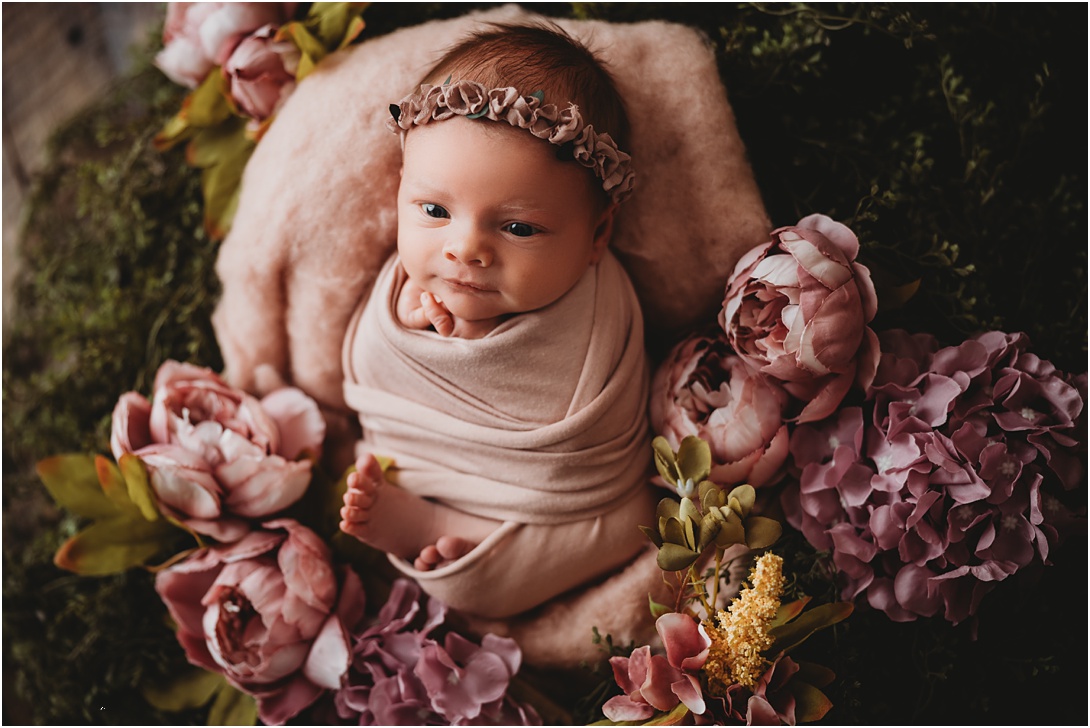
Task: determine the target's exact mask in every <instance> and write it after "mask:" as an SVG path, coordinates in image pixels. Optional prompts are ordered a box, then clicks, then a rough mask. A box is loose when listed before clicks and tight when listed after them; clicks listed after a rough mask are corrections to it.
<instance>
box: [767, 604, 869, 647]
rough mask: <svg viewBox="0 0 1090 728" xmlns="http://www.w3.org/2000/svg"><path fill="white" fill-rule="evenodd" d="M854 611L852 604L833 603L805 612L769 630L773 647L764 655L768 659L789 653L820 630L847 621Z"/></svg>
mask: <svg viewBox="0 0 1090 728" xmlns="http://www.w3.org/2000/svg"><path fill="white" fill-rule="evenodd" d="M852 610H853V607H852V603H851V602H833V603H832V604H820V605H818V606H816V607H814V608H813V609H810V610H808V611H804V612H802V613H801V614H800V615H799V616H798V617H797V618H795V619H793V620H791V621H789V622H785V623H784V624H781V625H778V626H776V627H773V628H771V629H769V630H768V634H769V636H770V637H772V645H771V646H770V647H769V648H768V649H767V650H765V651H764V652H763V653H762V654H764V655H765V656H766V657H768V656H769V655H776V654H779V653H780V652H789V651H791V650H792V649H794V648H795V647H796V646H798V645H799V644H801V643H802V642H804V641H805V640H806V639H807V638H808V637H809V636H810V635H812V634H813V633H814V632H817V631H818V630H819V629H824V628H825V627H829V626H832V625H834V624H836V623H837V622H840V621H842V620H844V619H847V617H848V615H850V614H851V613H852Z"/></svg>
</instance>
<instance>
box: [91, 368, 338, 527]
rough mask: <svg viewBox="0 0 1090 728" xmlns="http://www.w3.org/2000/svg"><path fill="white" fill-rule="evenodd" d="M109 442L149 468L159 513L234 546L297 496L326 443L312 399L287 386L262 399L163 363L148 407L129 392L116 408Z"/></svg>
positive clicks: (204, 373)
mask: <svg viewBox="0 0 1090 728" xmlns="http://www.w3.org/2000/svg"><path fill="white" fill-rule="evenodd" d="M112 426H113V427H112V432H111V435H110V446H111V449H112V450H113V453H114V455H115V456H116V457H118V458H120V457H121V456H122V455H123V454H125V453H133V454H135V455H137V456H138V457H139V458H140V459H141V460H143V462H144V464H145V465H146V466H147V468H148V475H149V480H150V482H151V487H152V489H153V490H154V491H155V495H156V497H157V499H158V501H159V507H160V509H161V510H163V511H164V512H165V513H167V514H168V515H170V516H172V517H174V518H177V519H178V520H180V521H182V522H183V523H185V524H186V525H187V526H189V527H190V528H192V529H193V530H194V531H197V532H198V533H203V534H206V535H209V536H212V537H214V538H216V539H218V540H220V541H234V540H237V539H239V538H241V537H242V535H243V534H245V533H246V532H247V531H248V530H249V525H248V523H247V520H248V519H254V518H264V517H267V516H270V515H272V514H274V513H277V512H279V511H281V510H283V509H284V508H287V507H288V506H290V505H291V504H292V503H295V501H297V500H299V498H300V497H302V495H303V493H304V492H305V491H306V488H307V485H308V484H309V482H310V468H311V463H310V461H309V460H306V459H303V460H296V458H299V457H300V456H310V457H317V456H318V455H319V452H320V449H321V444H322V440H323V439H324V437H325V420H324V419H323V418H322V414H321V412H320V411H319V409H318V405H317V403H315V402H314V400H312V399H311V398H310V397H308V396H306V395H305V394H303V392H302V391H300V390H298V389H294V388H290V387H287V388H284V389H280V390H277V391H276V392H273V393H272V394H270V395H268V396H266V397H265V398H264V399H262V400H261V401H260V402H259V401H258V400H256V399H254V398H253V397H251V396H249V395H248V394H246V393H245V392H242V391H240V390H237V389H234V388H232V387H230V386H228V385H227V384H226V383H225V382H224V381H223V380H222V379H221V378H220V377H219V376H217V375H216V374H215V373H214V372H212V371H211V370H209V369H205V368H203V367H197V366H193V365H191V364H181V363H178V362H176V361H167V362H165V363H164V364H163V365H162V366H161V367H160V368H159V371H158V372H157V373H156V376H155V384H154V399H153V401H152V402H151V403H149V402H148V401H147V399H145V398H144V397H142V396H141V395H139V394H137V393H136V392H128V393H126V394H124V395H122V396H121V398H120V399H119V400H118V403H117V406H116V407H115V408H114V413H113V423H112Z"/></svg>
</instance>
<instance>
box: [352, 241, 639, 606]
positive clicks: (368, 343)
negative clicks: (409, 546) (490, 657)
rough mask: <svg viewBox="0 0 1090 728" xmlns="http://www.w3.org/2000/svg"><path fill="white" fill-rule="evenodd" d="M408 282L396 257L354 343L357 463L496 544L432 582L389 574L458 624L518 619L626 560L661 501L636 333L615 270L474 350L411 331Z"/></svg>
mask: <svg viewBox="0 0 1090 728" xmlns="http://www.w3.org/2000/svg"><path fill="white" fill-rule="evenodd" d="M404 282H405V272H404V269H402V268H401V266H400V265H399V264H398V262H397V258H396V256H395V258H392V259H391V260H390V262H389V263H388V264H387V265H386V267H385V268H384V269H383V272H382V273H381V274H380V275H379V278H378V281H377V283H376V285H375V288H374V290H373V292H372V294H371V296H370V298H369V302H368V304H367V305H366V306H365V307H364V308H363V309H362V313H361V315H360V316H359V317H358V318H357V319H354V321H353V326H352V327H350V329H349V335H348V337H347V338H346V346H345V362H344V368H345V375H346V377H347V379H346V382H345V398H346V399H347V401H348V404H349V405H350V406H351V407H352V408H353V409H354V410H356V411H358V412H359V413H360V422H361V424H362V426H363V427H362V429H363V440H362V441H361V443H360V449H361V452H371V453H374V454H375V455H380V456H386V457H391V458H392V459H393V460H394V463H395V467H394V468H393V470H392V471H391V476H392V477H394V478H396V483H397V486H398V487H401V488H404V489H406V490H408V491H409V492H411V493H414V494H416V495H419V496H421V497H424V498H431V499H434V500H435V501H437V502H439V503H442V504H445V505H448V506H451V507H453V508H457V509H458V510H461V511H464V512H467V513H471V514H474V515H477V516H482V517H485V518H489V519H494V520H496V521H497V529H496V530H495V531H493V533H492V534H491V535H490V536H489V537H488V538H487V539H485V541H484V542H482V543H481V544H480V545H478V546H477V547H476V548H475V549H473V551H471V552H470V553H469V554H467V555H466V556H464V557H463V558H461V559H458V560H456V561H454V562H453V563H451V564H448V565H446V566H443V567H441V568H439V569H436V570H433V571H425V572H418V571H415V570H413V569H412V568H411V567H409V566H408V564H406V563H403V562H401V561H400V560H397V559H395V560H394V564H395V565H396V566H398V568H400V569H401V570H402V571H404V572H405V573H407V574H409V575H410V576H412V577H413V578H415V579H416V580H417V581H418V582H420V585H421V586H422V587H423V588H424V590H425V591H427V592H428V593H429V594H431V595H432V596H433V597H437V598H439V599H441V600H442V601H443V602H445V603H446V604H448V605H450V606H451V607H453V608H455V609H458V610H460V611H465V612H469V613H472V614H477V615H491V616H511V615H513V614H518V613H520V612H525V611H526V610H527V609H529V608H531V607H535V606H537V605H539V604H541V603H542V602H544V601H546V600H547V599H550V598H552V597H555V596H557V595H558V594H560V593H562V592H564V591H567V590H568V589H570V588H572V587H575V586H578V585H579V584H582V583H584V582H586V581H588V580H590V579H592V578H594V577H596V576H600V575H602V574H603V573H605V572H608V571H611V570H613V569H615V568H617V567H619V566H622V565H623V564H625V563H626V562H628V561H629V560H631V558H632V557H633V556H634V555H635V554H636V553H637V552H638V551H640V549H641V546H642V545H643V543H644V542H645V541H644V537H643V535H642V534H641V533H640V532H639V531H638V530H637V529H636V528H634V527H633V526H634V525H636V524H639V523H650V522H651V520H652V519H653V518H654V508H655V502H656V498H655V496H654V493H653V492H652V486H651V484H650V483H649V482H648V478H647V473H648V470H649V468H650V463H651V458H650V455H651V447H650V443H651V440H650V436H649V435H648V432H649V428H648V423H647V408H646V406H645V404H644V403H645V402H646V401H647V388H648V378H649V374H648V366H647V356H646V353H645V350H644V341H643V319H642V317H641V315H640V309H639V304H638V302H637V301H636V297H635V293H634V292H633V290H632V286H631V284H630V283H629V280H628V277H627V276H626V275H625V273H624V270H623V269H622V268H621V266H620V264H619V263H618V262H617V260H616V259H615V258H614V257H613V256H612V255H609V254H608V253H607V254H606V255H605V257H604V258H603V259H602V261H601V262H600V263H598V264H597V265H595V266H592V267H590V268H588V269H587V271H586V272H585V273H584V274H583V277H582V278H581V279H580V280H579V282H578V283H577V284H576V286H575V287H574V288H573V289H572V290H571V291H569V292H568V293H567V294H565V295H564V296H563V297H562V298H561V299H560V300H558V301H556V302H555V303H553V304H551V305H549V306H546V307H545V308H543V309H539V310H537V311H532V312H530V313H525V314H522V315H519V316H515V317H513V318H511V319H508V320H507V321H505V322H504V323H502V324H500V326H499V327H497V328H496V329H495V330H493V331H492V332H491V333H489V334H488V335H487V336H485V337H484V338H480V339H459V338H448V337H444V336H440V335H439V334H437V333H435V332H434V331H419V330H412V329H407V328H405V327H404V326H402V325H401V323H400V322H399V321H398V320H397V314H396V313H395V309H396V306H397V299H398V295H399V293H400V290H401V286H402V285H403V284H404ZM379 497H380V498H381V497H382V496H381V495H380V496H379ZM455 535H456V534H455Z"/></svg>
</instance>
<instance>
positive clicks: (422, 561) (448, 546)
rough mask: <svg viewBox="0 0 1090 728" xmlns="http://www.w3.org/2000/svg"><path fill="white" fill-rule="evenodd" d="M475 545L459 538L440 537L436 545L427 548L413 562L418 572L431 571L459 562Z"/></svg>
mask: <svg viewBox="0 0 1090 728" xmlns="http://www.w3.org/2000/svg"><path fill="white" fill-rule="evenodd" d="M474 546H475V544H473V543H471V542H469V541H467V540H465V539H464V538H458V537H457V536H440V537H439V538H438V539H437V540H436V542H435V543H434V544H431V545H428V546H425V547H424V548H423V549H421V550H420V555H419V556H417V557H416V560H415V561H413V568H414V569H416V570H417V571H431V570H432V569H438V568H439V567H440V566H446V565H447V564H449V563H451V562H452V561H457V560H458V559H460V558H462V557H463V556H465V555H466V554H468V553H469V552H470V551H472V550H473V547H474Z"/></svg>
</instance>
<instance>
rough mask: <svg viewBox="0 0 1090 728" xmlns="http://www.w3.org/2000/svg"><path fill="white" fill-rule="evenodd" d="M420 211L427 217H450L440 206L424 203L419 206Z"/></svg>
mask: <svg viewBox="0 0 1090 728" xmlns="http://www.w3.org/2000/svg"><path fill="white" fill-rule="evenodd" d="M420 209H421V210H423V211H424V214H425V215H427V216H428V217H437V218H445V217H450V213H449V212H447V210H446V208H445V207H442V206H441V205H436V204H434V203H431V202H425V203H424V204H423V205H421V206H420Z"/></svg>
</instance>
